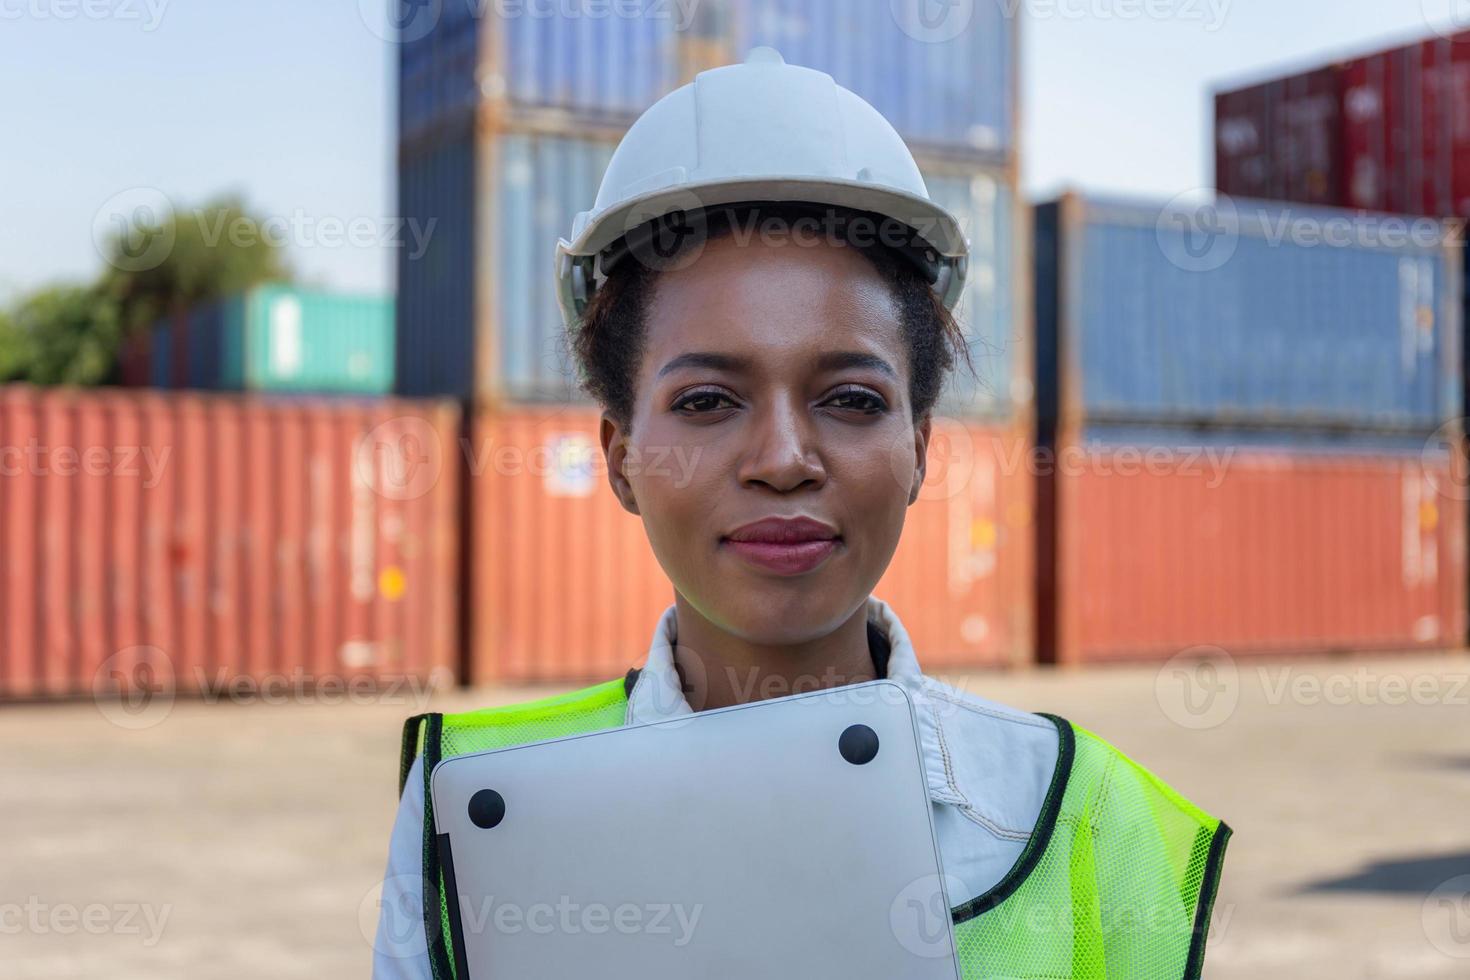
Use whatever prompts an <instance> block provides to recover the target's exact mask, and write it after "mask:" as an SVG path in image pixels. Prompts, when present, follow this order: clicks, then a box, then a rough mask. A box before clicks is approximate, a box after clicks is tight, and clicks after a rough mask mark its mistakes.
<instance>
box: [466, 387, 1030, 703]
mask: <svg viewBox="0 0 1470 980" xmlns="http://www.w3.org/2000/svg"><path fill="white" fill-rule="evenodd" d="M597 424H598V413H597V412H596V411H595V410H594V409H591V408H588V407H586V406H576V405H562V406H549V407H531V406H523V407H518V408H513V409H503V410H489V409H486V410H482V411H481V412H480V413H479V414H477V415H476V416H475V418H474V423H473V426H472V427H471V431H470V437H469V441H468V444H467V445H466V447H465V453H464V456H465V459H466V460H467V465H468V466H469V471H470V486H471V489H470V500H471V508H472V514H471V517H470V527H471V541H470V544H469V547H470V549H471V552H470V554H471V563H470V564H471V579H470V583H469V586H468V588H469V590H470V591H469V596H468V597H469V603H470V606H469V609H470V617H471V625H470V651H469V663H470V666H469V678H470V680H471V681H472V682H474V683H485V682H490V681H510V682H532V681H534V682H575V681H592V680H607V679H610V678H613V677H619V676H621V675H622V674H624V673H625V672H626V671H627V670H628V668H630V667H634V666H638V665H640V664H641V663H642V662H643V658H644V655H645V654H646V652H647V650H648V644H649V640H650V639H651V637H652V635H653V630H654V627H655V626H656V624H657V620H658V616H659V614H660V613H661V612H662V611H663V610H664V609H665V608H666V607H667V606H668V605H669V604H670V603H672V602H673V601H674V591H673V586H672V585H671V584H670V583H669V581H668V579H667V577H666V576H665V575H664V573H663V570H662V568H661V567H660V566H659V564H658V562H657V560H656V559H655V558H654V555H653V552H652V550H651V548H650V547H649V544H648V540H647V538H646V536H645V534H644V530H643V525H642V522H641V521H640V520H639V519H638V518H637V517H636V516H634V515H631V514H628V513H627V512H626V511H624V510H623V509H622V507H621V505H619V503H618V501H617V499H616V497H615V496H614V495H613V493H612V490H611V489H610V488H609V487H608V485H607V476H606V466H605V464H604V462H603V456H602V452H601V447H600V444H599V440H598V435H597ZM1022 431H1023V430H1019V429H1018V428H1015V427H1004V426H991V425H984V424H978V423H974V422H963V423H962V422H956V421H952V420H939V419H936V422H935V432H934V436H933V438H932V440H931V448H930V462H929V470H928V473H927V474H926V481H925V489H924V492H923V494H922V496H921V498H920V500H919V501H917V502H916V503H915V504H914V505H913V506H912V507H911V508H910V509H909V511H908V515H907V521H906V525H905V528H904V532H903V537H902V539H901V541H900V543H899V547H898V551H897V553H896V554H895V556H894V560H893V562H892V564H891V565H890V567H889V570H888V572H887V573H886V574H885V576H884V577H883V579H882V580H881V581H880V582H879V584H878V586H877V587H876V588H875V589H874V594H875V595H877V596H879V597H880V598H883V599H885V600H887V601H889V602H890V603H891V604H892V605H893V607H894V609H895V611H897V612H898V614H899V616H900V617H901V618H902V620H903V622H904V625H905V626H906V627H907V629H908V630H909V633H910V635H911V637H912V639H913V641H914V644H915V648H916V649H917V651H918V655H919V658H920V663H921V664H922V665H923V666H924V667H925V669H926V670H940V669H956V668H962V667H977V666H999V665H1012V664H1019V663H1022V662H1024V661H1025V660H1027V659H1029V657H1030V651H1031V649H1032V647H1033V644H1032V638H1031V629H1032V623H1033V613H1032V611H1031V606H1030V588H1029V583H1030V576H1031V570H1032V564H1031V549H1032V541H1033V533H1032V528H1031V526H1030V525H1031V507H1030V500H1031V478H1030V468H1029V467H1028V465H1027V463H1028V461H1029V459H1030V456H1029V440H1028V438H1027V437H1026V436H1024V435H1023V434H1021V432H1022Z"/></svg>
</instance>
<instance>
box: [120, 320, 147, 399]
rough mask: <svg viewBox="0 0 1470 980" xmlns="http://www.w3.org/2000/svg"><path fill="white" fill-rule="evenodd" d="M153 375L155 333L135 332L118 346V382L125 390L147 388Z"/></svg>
mask: <svg viewBox="0 0 1470 980" xmlns="http://www.w3.org/2000/svg"><path fill="white" fill-rule="evenodd" d="M152 373H153V332H152V331H151V330H135V331H134V332H132V333H131V334H129V335H128V336H127V337H125V338H124V339H123V341H122V343H121V344H120V345H119V346H118V351H117V380H118V384H120V385H122V386H123V387H125V388H146V387H148V384H149V382H150V380H151V377H150V376H151V374H152Z"/></svg>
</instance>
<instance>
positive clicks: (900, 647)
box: [626, 596, 964, 803]
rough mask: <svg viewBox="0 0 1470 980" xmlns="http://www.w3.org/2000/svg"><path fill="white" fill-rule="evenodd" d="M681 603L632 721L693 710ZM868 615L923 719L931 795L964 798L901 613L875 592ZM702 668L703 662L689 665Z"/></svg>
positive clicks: (652, 648)
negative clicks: (686, 685) (681, 643)
mask: <svg viewBox="0 0 1470 980" xmlns="http://www.w3.org/2000/svg"><path fill="white" fill-rule="evenodd" d="M675 608H676V607H675V606H674V605H672V604H671V605H670V606H669V607H668V608H667V609H665V610H664V611H663V614H662V615H661V616H660V617H659V620H658V625H657V626H656V627H655V628H654V631H653V641H652V642H651V643H650V644H649V647H648V657H647V659H646V660H645V661H644V664H643V668H642V669H641V670H640V671H639V672H638V677H637V679H636V681H635V682H634V684H633V688H632V690H631V691H630V692H629V694H628V713H627V718H626V723H627V724H630V725H633V724H646V723H648V722H653V721H664V720H667V719H669V718H677V717H679V716H681V715H688V714H693V710H694V709H692V708H691V707H690V706H689V701H688V699H687V698H685V696H684V691H683V690H682V688H681V687H680V683H679V673H678V671H677V670H675V669H674V645H675V641H676V637H677V628H676V627H677V622H678V620H677V618H676V616H675ZM867 619H868V622H869V623H870V624H872V625H873V626H875V627H877V629H878V631H879V632H881V633H882V634H883V635H884V636H886V637H887V638H888V646H889V652H888V674H887V679H888V680H890V681H893V682H894V683H896V684H898V685H900V686H901V687H902V688H903V689H904V691H905V692H906V693H907V694H908V696H909V700H910V701H911V702H912V703H913V705H914V714H915V716H916V718H917V719H918V725H919V741H920V744H921V746H922V750H923V757H924V772H925V776H926V778H927V780H928V784H929V797H930V799H932V800H934V801H936V802H939V803H959V802H963V801H964V796H963V795H962V794H961V793H960V792H959V788H958V787H957V786H955V785H954V776H953V772H952V771H951V767H950V766H949V765H948V761H947V755H946V753H945V750H944V737H943V732H942V729H941V728H940V725H939V719H938V717H937V715H936V713H935V707H934V703H933V701H932V700H931V699H930V697H929V696H928V693H927V678H925V676H924V674H923V672H922V671H921V670H920V669H919V660H918V656H917V655H916V654H915V652H914V645H913V643H912V642H911V641H910V640H909V634H908V630H906V629H905V628H904V625H903V623H902V621H900V620H899V618H898V614H897V613H895V612H894V611H893V609H892V607H890V606H889V605H888V603H886V602H884V601H883V600H882V599H879V598H878V597H877V596H869V597H868V600H867ZM686 666H687V669H694V670H697V669H699V668H698V665H697V663H695V664H692V665H686Z"/></svg>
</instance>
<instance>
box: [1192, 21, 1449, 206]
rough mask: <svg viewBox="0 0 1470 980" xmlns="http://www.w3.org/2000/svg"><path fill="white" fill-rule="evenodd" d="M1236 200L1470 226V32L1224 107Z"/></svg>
mask: <svg viewBox="0 0 1470 980" xmlns="http://www.w3.org/2000/svg"><path fill="white" fill-rule="evenodd" d="M1215 181H1216V186H1217V187H1219V189H1220V190H1222V191H1224V192H1225V193H1227V194H1231V195H1236V196H1240V197H1252V198H1270V199H1274V200H1282V201H1294V202H1299V203H1305V204H1327V205H1335V206H1341V207H1353V208H1363V209H1367V210H1373V211H1387V212H1393V213H1405V214H1420V215H1433V216H1455V217H1470V32H1467V33H1465V34H1460V35H1456V36H1455V37H1453V38H1449V37H1435V38H1431V39H1429V40H1425V41H1420V42H1416V43H1413V44H1409V45H1404V46H1401V47H1397V48H1394V49H1391V50H1388V51H1381V52H1377V53H1374V54H1370V55H1366V56H1363V57H1359V58H1353V59H1350V60H1346V61H1341V62H1336V63H1334V64H1331V65H1328V66H1326V67H1321V68H1316V69H1313V70H1311V71H1308V72H1304V73H1302V74H1298V75H1292V76H1290V77H1286V78H1282V79H1277V80H1273V81H1270V82H1266V83H1263V84H1259V85H1254V86H1251V87H1248V88H1242V89H1236V90H1231V91H1223V92H1220V93H1218V94H1217V95H1216V96H1215Z"/></svg>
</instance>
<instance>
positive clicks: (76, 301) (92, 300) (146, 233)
mask: <svg viewBox="0 0 1470 980" xmlns="http://www.w3.org/2000/svg"><path fill="white" fill-rule="evenodd" d="M120 217H121V216H120ZM261 221H262V219H261V218H259V217H257V216H255V215H252V214H251V213H250V212H249V211H248V210H247V209H246V207H245V205H244V204H243V203H242V202H241V201H240V200H238V199H237V198H234V197H223V198H219V199H216V200H214V201H212V202H210V203H208V204H206V205H204V206H203V207H201V208H195V209H190V210H182V211H173V212H170V213H162V214H157V213H149V212H147V211H139V212H134V213H133V214H131V215H128V216H126V220H120V221H119V224H118V227H117V228H116V230H115V231H114V232H113V233H112V235H111V237H110V238H109V239H108V240H107V243H106V246H105V247H104V249H103V253H104V256H105V258H106V260H107V265H106V268H105V271H104V272H103V273H102V276H101V277H100V278H99V280H98V281H97V282H96V283H95V284H93V285H90V286H78V285H62V286H51V287H48V288H45V289H42V290H40V291H38V292H36V293H33V294H32V295H30V296H28V297H26V298H24V299H22V300H21V301H20V302H19V304H18V305H17V306H16V307H15V308H14V309H13V310H12V311H11V312H9V313H5V312H4V311H0V382H5V381H21V380H24V381H31V382H34V383H36V384H79V385H90V384H103V383H106V382H108V381H116V380H117V372H118V363H117V359H118V350H119V347H120V346H121V344H122V342H123V340H124V339H125V338H127V337H129V336H132V335H133V334H135V333H138V332H141V331H144V330H148V329H151V328H152V326H153V324H154V323H155V322H157V321H158V320H159V319H160V318H162V317H163V316H164V315H165V314H170V313H174V312H180V311H183V310H187V309H188V308H190V307H192V306H195V305H197V304H200V303H206V302H209V301H211V300H214V299H218V298H220V297H222V296H228V295H231V294H232V293H237V292H240V291H242V290H245V289H248V288H249V287H251V286H254V285H257V284H259V283H263V282H280V281H289V280H290V279H292V278H293V277H292V274H291V271H290V269H289V267H288V266H287V264H286V261H285V257H284V254H283V249H282V247H281V246H280V244H278V243H277V242H275V241H274V240H272V238H271V237H270V236H269V235H266V234H264V233H263V232H262V230H261Z"/></svg>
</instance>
